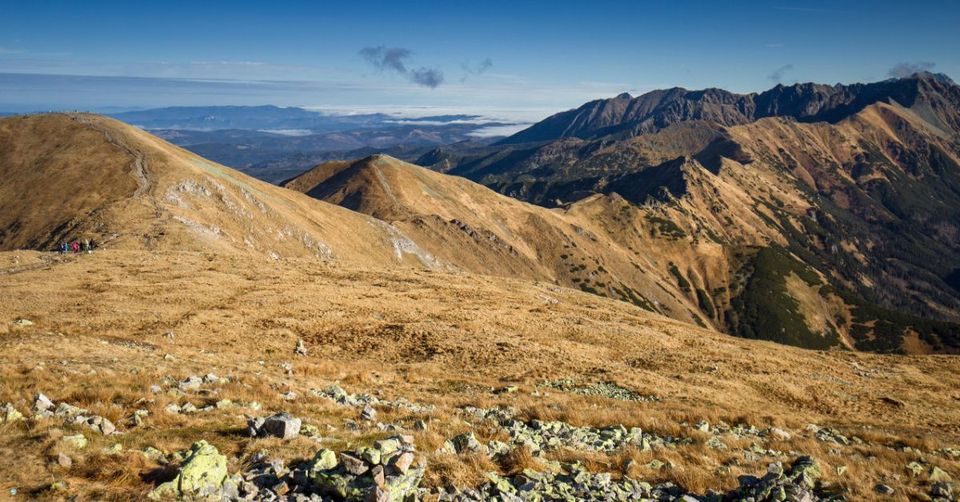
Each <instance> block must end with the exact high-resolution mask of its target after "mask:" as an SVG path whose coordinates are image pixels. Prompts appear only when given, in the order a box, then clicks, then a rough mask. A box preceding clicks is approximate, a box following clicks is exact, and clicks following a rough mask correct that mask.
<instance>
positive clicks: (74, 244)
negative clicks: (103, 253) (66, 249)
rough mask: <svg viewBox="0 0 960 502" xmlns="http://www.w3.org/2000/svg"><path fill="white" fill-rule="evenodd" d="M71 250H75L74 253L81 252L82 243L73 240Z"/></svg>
mask: <svg viewBox="0 0 960 502" xmlns="http://www.w3.org/2000/svg"><path fill="white" fill-rule="evenodd" d="M70 251H73V252H74V253H79V252H80V243H79V242H77V241H73V242H71V243H70Z"/></svg>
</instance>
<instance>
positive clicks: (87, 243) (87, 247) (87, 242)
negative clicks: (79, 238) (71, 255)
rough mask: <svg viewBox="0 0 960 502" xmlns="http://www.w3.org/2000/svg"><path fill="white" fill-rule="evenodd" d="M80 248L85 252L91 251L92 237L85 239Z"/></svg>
mask: <svg viewBox="0 0 960 502" xmlns="http://www.w3.org/2000/svg"><path fill="white" fill-rule="evenodd" d="M80 249H81V250H83V252H84V253H89V252H90V239H84V240H83V242H81V243H80Z"/></svg>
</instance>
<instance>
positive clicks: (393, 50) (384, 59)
mask: <svg viewBox="0 0 960 502" xmlns="http://www.w3.org/2000/svg"><path fill="white" fill-rule="evenodd" d="M411 56H413V51H411V50H410V49H405V48H403V47H385V46H383V45H378V46H376V47H364V48H363V49H360V57H362V58H363V59H365V60H366V61H367V62H368V63H370V65H371V66H373V67H374V68H376V69H377V70H379V71H392V72H396V73H398V74H400V75H403V76H404V77H406V78H407V79H408V80H410V81H411V82H413V83H415V84H417V85H422V86H424V87H429V88H431V89H434V88H436V87H437V86H438V85H440V84H442V83H443V72H442V71H440V70H439V69H436V68H425V67H420V68H416V69H411V68H408V67H407V61H408V60H409V59H410V57H411Z"/></svg>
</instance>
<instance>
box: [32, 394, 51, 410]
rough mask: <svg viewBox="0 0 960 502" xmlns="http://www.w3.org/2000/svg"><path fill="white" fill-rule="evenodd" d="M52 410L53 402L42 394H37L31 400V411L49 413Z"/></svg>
mask: <svg viewBox="0 0 960 502" xmlns="http://www.w3.org/2000/svg"><path fill="white" fill-rule="evenodd" d="M51 408H53V401H51V400H50V398H48V397H47V396H45V395H43V394H37V396H36V397H35V398H33V409H34V410H36V411H49V410H50V409H51Z"/></svg>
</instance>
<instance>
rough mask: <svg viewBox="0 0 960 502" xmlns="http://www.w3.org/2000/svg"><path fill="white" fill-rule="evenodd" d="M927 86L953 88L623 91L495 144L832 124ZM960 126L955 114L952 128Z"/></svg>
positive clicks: (938, 81) (941, 80)
mask: <svg viewBox="0 0 960 502" xmlns="http://www.w3.org/2000/svg"><path fill="white" fill-rule="evenodd" d="M925 87H937V88H939V89H943V88H949V87H955V84H954V83H953V81H952V80H951V79H950V78H949V77H947V76H946V75H943V74H932V73H917V74H914V75H911V76H910V77H907V78H901V79H889V80H884V81H880V82H874V83H869V84H862V83H855V84H849V85H844V84H836V85H833V86H830V85H825V84H817V83H812V82H808V83H798V84H793V85H790V86H784V85H782V84H777V86H775V87H773V88H772V89H769V90H766V91H763V92H760V93H747V94H738V93H733V92H730V91H725V90H723V89H718V88H708V89H702V90H693V91H691V90H687V89H684V88H682V87H673V88H670V89H662V90H654V91H650V92H648V93H645V94H642V95H640V96H637V97H632V96H630V95H629V94H627V93H623V94H620V95H618V96H616V97H614V98H610V99H599V100H594V101H590V102H588V103H586V104H584V105H582V106H580V107H579V108H576V109H573V110H568V111H565V112H560V113H558V114H555V115H552V116H550V117H548V118H546V119H544V120H543V121H541V122H538V123H537V124H534V125H532V126H531V127H529V128H527V129H524V130H523V131H520V132H518V133H516V134H514V135H512V136H509V137H507V138H505V139H503V140H501V141H500V142H498V144H501V145H508V144H518V143H530V142H540V141H550V140H558V139H562V138H566V137H577V138H581V139H591V138H596V137H600V136H605V135H610V134H617V133H619V134H621V135H628V136H629V135H637V134H641V133H644V132H656V131H658V130H660V129H663V128H665V127H667V126H669V125H671V124H675V123H677V122H682V121H687V120H706V121H711V122H715V123H718V124H721V125H725V126H732V125H742V124H746V123H750V122H753V121H755V120H758V119H760V118H765V117H792V118H794V119H796V120H800V121H805V122H816V121H827V122H836V121H838V120H840V119H842V118H845V117H847V116H850V115H852V114H853V113H856V112H858V111H860V110H862V109H863V108H865V107H866V106H869V105H870V104H873V103H876V102H880V101H885V100H896V101H898V102H900V103H901V104H904V105H905V106H908V107H909V106H912V105H913V103H914V102H915V101H916V99H917V98H918V96H919V95H920V94H921V93H922V92H924V90H925V89H924V88H925ZM957 124H960V122H958V121H957V120H956V116H955V115H954V116H953V117H952V124H951V126H955V125H957Z"/></svg>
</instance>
